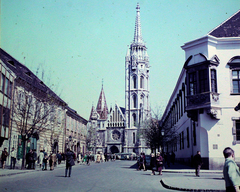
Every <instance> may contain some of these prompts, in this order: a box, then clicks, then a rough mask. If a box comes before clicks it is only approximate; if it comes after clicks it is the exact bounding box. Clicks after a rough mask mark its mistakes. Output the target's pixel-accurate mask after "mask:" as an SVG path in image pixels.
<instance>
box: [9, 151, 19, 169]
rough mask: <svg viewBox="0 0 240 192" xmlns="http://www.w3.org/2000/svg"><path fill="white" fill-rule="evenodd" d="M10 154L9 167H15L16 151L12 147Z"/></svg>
mask: <svg viewBox="0 0 240 192" xmlns="http://www.w3.org/2000/svg"><path fill="white" fill-rule="evenodd" d="M10 156H11V164H10V169H15V164H16V159H17V152H16V150H15V149H14V147H13V148H12V151H11V152H10Z"/></svg>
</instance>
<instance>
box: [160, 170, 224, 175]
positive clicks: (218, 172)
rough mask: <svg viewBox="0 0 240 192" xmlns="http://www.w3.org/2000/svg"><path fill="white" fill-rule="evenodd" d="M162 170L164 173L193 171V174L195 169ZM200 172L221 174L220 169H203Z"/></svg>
mask: <svg viewBox="0 0 240 192" xmlns="http://www.w3.org/2000/svg"><path fill="white" fill-rule="evenodd" d="M162 172H165V173H194V174H195V170H176V171H175V170H166V169H165V170H162ZM201 173H214V174H222V171H203V170H201Z"/></svg>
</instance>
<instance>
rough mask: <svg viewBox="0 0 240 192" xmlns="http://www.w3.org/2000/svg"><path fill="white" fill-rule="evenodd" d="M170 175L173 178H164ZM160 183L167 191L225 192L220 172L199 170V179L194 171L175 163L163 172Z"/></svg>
mask: <svg viewBox="0 0 240 192" xmlns="http://www.w3.org/2000/svg"><path fill="white" fill-rule="evenodd" d="M164 173H172V174H174V176H173V177H164ZM160 183H161V184H162V185H163V186H164V187H165V188H168V189H173V190H181V191H218V192H219V191H225V181H224V179H223V174H222V170H201V171H200V177H196V176H195V169H193V168H191V167H188V166H186V165H181V164H178V163H176V164H175V165H172V164H171V166H170V167H169V168H168V167H167V168H166V169H164V170H163V175H162V179H161V180H160Z"/></svg>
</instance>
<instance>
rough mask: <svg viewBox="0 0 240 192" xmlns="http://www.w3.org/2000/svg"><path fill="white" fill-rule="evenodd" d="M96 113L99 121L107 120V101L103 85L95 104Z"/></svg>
mask: <svg viewBox="0 0 240 192" xmlns="http://www.w3.org/2000/svg"><path fill="white" fill-rule="evenodd" d="M97 112H98V114H99V115H100V117H99V119H102V120H104V119H105V120H106V119H107V115H108V107H107V101H106V98H105V94H104V90H103V84H102V90H101V93H100V96H99V99H98V103H97Z"/></svg>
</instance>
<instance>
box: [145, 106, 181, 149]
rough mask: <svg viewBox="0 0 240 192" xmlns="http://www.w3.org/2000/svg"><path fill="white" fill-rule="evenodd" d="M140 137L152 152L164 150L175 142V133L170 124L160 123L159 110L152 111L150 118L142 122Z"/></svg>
mask: <svg viewBox="0 0 240 192" xmlns="http://www.w3.org/2000/svg"><path fill="white" fill-rule="evenodd" d="M141 135H142V137H143V138H144V140H145V142H146V144H147V145H148V146H149V147H150V148H151V150H152V151H155V152H156V151H160V148H161V149H162V150H164V148H165V147H167V146H168V145H169V144H171V143H173V141H174V143H176V142H177V139H178V137H177V132H176V130H175V127H174V126H172V125H171V123H170V122H168V121H167V122H162V112H161V109H157V110H156V112H154V111H153V110H152V117H151V118H149V119H146V120H145V121H144V126H143V129H142V130H141Z"/></svg>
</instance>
